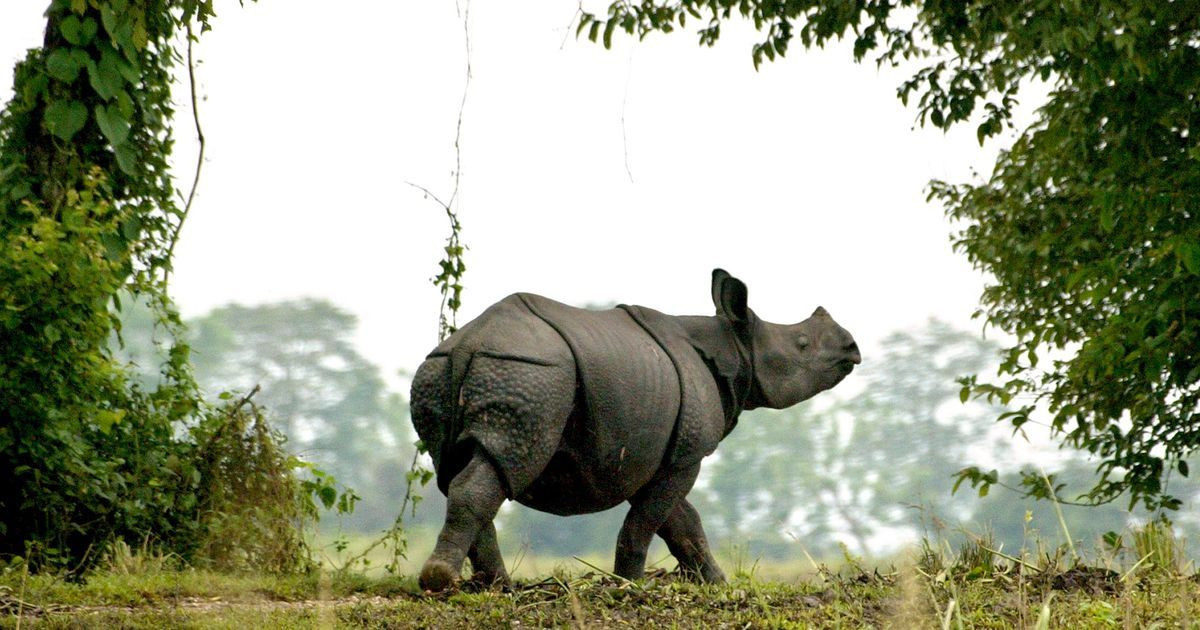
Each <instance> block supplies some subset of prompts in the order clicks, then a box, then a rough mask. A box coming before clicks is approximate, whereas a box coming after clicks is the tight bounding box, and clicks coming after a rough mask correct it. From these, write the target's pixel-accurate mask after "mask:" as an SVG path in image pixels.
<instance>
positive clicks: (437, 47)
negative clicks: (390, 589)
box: [0, 0, 1008, 378]
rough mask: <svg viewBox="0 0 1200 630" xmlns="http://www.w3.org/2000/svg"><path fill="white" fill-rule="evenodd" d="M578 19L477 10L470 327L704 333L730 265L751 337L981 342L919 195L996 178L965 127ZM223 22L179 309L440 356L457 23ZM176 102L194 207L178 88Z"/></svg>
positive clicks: (967, 289) (324, 14)
mask: <svg viewBox="0 0 1200 630" xmlns="http://www.w3.org/2000/svg"><path fill="white" fill-rule="evenodd" d="M46 5H47V0H4V2H2V3H0V64H2V65H4V67H5V68H11V67H12V64H13V62H15V61H16V59H18V58H19V57H21V56H22V55H23V54H24V50H25V49H26V48H28V47H31V46H34V45H37V44H38V42H39V41H40V39H41V30H42V27H43V18H42V15H41V14H42V11H43V9H44V7H45V6H46ZM589 6H590V5H589ZM574 11H575V6H574V4H573V3H563V2H552V1H550V0H535V1H532V2H522V3H507V2H499V1H496V0H477V1H476V2H475V3H474V4H473V5H472V6H471V14H470V18H471V24H470V36H471V41H472V49H473V50H472V55H471V63H472V66H473V79H472V81H471V84H470V88H469V94H468V97H467V105H466V110H465V113H464V120H463V129H462V184H461V190H460V193H459V194H460V199H461V202H462V203H461V208H460V217H461V219H462V222H463V224H464V226H465V231H464V233H463V239H464V242H465V243H466V244H467V245H468V246H469V248H470V250H469V252H468V255H467V265H468V272H467V275H466V278H465V284H466V287H467V289H466V293H465V296H464V299H465V306H464V313H463V314H464V316H465V317H463V318H461V319H460V323H461V322H463V321H466V320H467V319H469V318H470V317H472V316H474V315H475V314H477V313H479V312H480V311H481V310H483V309H484V308H486V307H487V306H488V305H489V304H491V303H492V302H494V301H496V300H497V299H499V298H501V297H503V296H504V295H507V294H509V293H512V292H514V291H532V292H536V293H541V294H543V295H547V296H549V297H553V298H556V299H559V300H562V301H565V302H568V303H576V304H581V303H585V302H606V301H620V302H628V303H640V304H645V305H648V306H652V307H655V308H658V309H659V310H663V311H665V312H669V313H677V314H707V313H710V312H711V311H712V305H711V302H710V299H709V290H708V282H709V272H710V270H711V269H712V268H713V267H714V266H720V267H724V268H725V269H727V270H729V271H730V272H731V273H733V274H734V275H736V276H738V277H740V278H742V279H743V280H745V281H746V282H747V284H748V285H749V287H750V300H751V306H752V307H753V308H754V309H755V310H756V311H757V312H758V313H759V314H760V315H761V316H763V317H765V318H766V319H769V320H772V321H798V320H800V319H803V318H804V317H807V316H808V314H809V313H810V312H811V311H812V309H813V308H815V307H816V306H817V305H818V304H820V305H824V306H825V307H826V308H827V309H829V311H830V312H831V313H832V314H833V315H834V317H835V318H836V319H838V321H839V322H841V323H842V324H843V325H844V326H845V327H847V328H848V329H849V330H850V331H851V332H853V333H854V334H855V336H856V337H857V338H858V340H859V342H860V345H861V346H862V348H863V354H864V357H865V360H866V361H870V360H871V355H872V354H873V352H874V351H876V350H877V348H878V342H879V341H880V340H881V339H882V337H883V336H885V335H886V334H887V333H889V332H891V331H893V330H895V329H897V328H904V327H913V326H918V325H920V324H921V323H922V322H923V321H925V320H926V319H927V318H929V317H931V316H937V317H940V318H942V319H945V320H948V321H950V322H953V323H955V324H958V325H960V326H967V327H971V328H972V329H978V328H979V326H980V324H979V323H978V322H972V321H971V320H970V319H969V316H970V314H971V312H972V311H973V310H974V309H975V308H976V304H977V299H978V296H979V294H980V291H981V289H982V280H981V277H980V276H979V275H978V274H977V273H975V272H974V271H972V270H971V268H970V266H969V264H968V263H967V262H966V260H965V258H964V257H962V256H960V255H957V254H954V253H952V251H951V247H950V243H949V239H948V236H949V233H950V227H949V225H948V224H947V222H946V220H945V219H944V218H943V216H942V211H941V208H940V207H937V206H934V205H930V204H928V203H926V202H925V199H924V189H925V185H926V183H927V181H928V180H929V179H930V178H935V177H936V178H945V179H949V180H952V181H960V180H963V179H965V178H967V177H969V175H970V170H971V169H972V168H974V169H976V170H978V171H980V172H984V173H986V172H988V171H989V170H990V165H991V164H992V162H993V160H994V158H995V151H996V149H997V148H998V147H997V146H996V143H995V142H992V143H989V144H988V145H987V146H986V147H985V148H983V149H981V148H980V147H979V146H978V144H977V142H976V140H975V132H974V128H973V126H964V127H962V128H960V129H957V130H956V131H954V132H952V133H950V134H948V135H947V134H943V133H942V132H940V131H938V130H935V129H929V130H922V129H916V130H914V129H913V125H914V119H915V111H914V110H912V109H906V108H904V107H903V106H902V105H901V103H900V102H899V101H898V100H897V99H896V97H895V88H896V86H897V85H898V84H899V83H900V81H901V80H902V79H904V78H905V77H907V76H908V73H909V70H900V71H886V72H879V71H877V70H876V69H875V67H874V65H872V64H866V65H855V64H854V63H853V62H852V57H851V55H850V53H849V50H848V48H847V47H846V46H839V47H836V48H834V49H832V50H828V51H815V52H807V51H804V50H803V49H802V48H801V47H800V45H799V43H796V44H795V46H794V48H793V51H792V53H791V55H790V56H789V57H788V58H786V59H784V60H782V61H777V62H776V63H774V64H767V65H764V66H763V68H762V70H761V71H759V72H755V70H754V68H753V65H752V63H751V58H750V45H751V44H752V43H753V42H754V41H756V39H755V36H754V34H753V33H752V32H751V31H750V29H748V28H726V29H724V34H723V39H722V41H721V43H720V44H718V46H717V47H716V48H713V49H708V48H700V47H698V46H697V44H696V37H695V35H694V33H693V30H694V29H692V28H691V27H689V28H688V29H686V30H687V32H682V33H675V34H673V35H670V36H657V37H651V38H650V39H649V40H647V41H645V42H642V43H636V42H634V41H632V40H631V39H630V38H627V37H620V36H618V37H617V38H615V41H614V43H615V45H614V49H613V50H604V49H603V47H601V46H599V45H595V44H592V43H590V42H587V41H586V40H582V41H577V40H576V39H575V38H574V25H573V24H572V18H573V14H574ZM218 12H219V14H220V15H219V17H218V19H217V20H216V21H215V24H214V30H213V31H212V32H210V33H208V34H206V35H205V36H204V37H203V38H202V42H201V44H200V46H199V47H198V54H199V56H200V58H201V59H202V61H203V64H202V65H201V66H200V67H199V69H198V73H199V80H200V83H201V86H200V89H201V93H202V94H203V95H204V96H205V97H206V100H205V101H204V102H203V103H202V104H201V118H202V121H203V126H204V130H205V135H206V136H207V139H208V149H207V151H208V161H207V163H206V165H205V167H204V172H203V177H202V181H201V187H200V191H199V197H198V199H197V201H196V203H195V205H194V207H193V209H192V212H191V216H190V217H189V219H188V222H187V225H186V227H185V229H184V232H183V237H182V240H181V242H180V245H179V247H178V249H177V261H176V272H175V275H174V278H173V283H174V286H173V293H174V296H175V298H176V299H177V301H178V303H179V304H180V306H181V308H182V309H183V311H184V314H185V315H187V316H193V315H199V314H202V313H204V312H206V311H207V310H208V309H211V308H213V307H215V306H219V305H221V304H224V303H227V302H231V301H233V302H241V303H244V304H254V303H260V302H268V301H275V300H282V299H287V298H293V297H299V296H320V297H326V298H329V299H330V300H332V301H334V302H335V303H337V304H339V305H341V306H343V307H345V308H347V309H349V310H351V311H353V312H354V313H356V314H357V315H358V316H359V318H360V322H361V326H360V332H359V338H358V341H359V344H360V347H361V350H362V352H363V353H364V354H365V355H367V356H368V357H369V358H370V359H372V360H374V361H376V362H377V363H379V364H380V365H382V366H383V367H384V368H385V369H386V370H387V371H388V372H389V373H394V372H395V370H396V369H398V368H409V369H412V368H415V367H416V365H417V364H418V363H419V362H420V360H421V358H422V357H423V356H424V354H425V353H426V352H427V351H428V350H429V349H430V348H431V347H432V346H433V345H434V343H435V342H436V329H437V328H436V322H437V308H438V303H439V296H438V294H437V292H436V290H435V289H434V288H433V287H432V285H431V284H430V282H429V278H430V277H431V276H432V275H433V274H434V272H435V268H436V262H437V260H438V259H439V258H440V253H441V252H440V248H441V247H442V245H443V241H444V239H445V237H446V235H447V228H446V222H445V218H444V216H443V215H442V212H441V210H440V208H439V207H438V206H437V205H435V204H434V203H432V202H431V201H428V200H425V199H423V198H422V195H421V194H420V193H419V192H417V191H415V190H414V189H412V188H410V187H409V186H408V185H407V184H406V183H405V182H414V183H418V184H421V185H423V186H426V187H428V188H430V189H431V190H433V191H434V192H436V193H437V194H438V195H439V196H443V197H444V196H448V195H449V192H450V184H451V175H450V173H451V170H452V169H453V165H454V153H453V148H452V144H453V140H454V125H455V120H456V118H457V115H458V105H459V101H460V99H461V98H462V89H463V80H464V74H465V69H464V62H465V55H464V50H463V49H464V46H463V29H462V21H461V19H460V17H459V16H458V15H457V14H456V11H455V7H454V4H453V3H451V2H447V1H446V0H415V1H406V2H388V1H366V0H353V1H350V0H347V1H344V2H339V3H329V2H325V1H317V0H287V1H286V2H285V1H280V0H263V1H262V2H258V3H256V4H249V3H248V4H247V6H246V7H244V8H240V7H239V6H238V5H237V3H236V2H233V1H232V0H225V1H223V2H219V3H218ZM568 28H569V29H570V30H569V31H568ZM3 76H4V78H3V82H2V83H0V98H3V99H4V100H7V98H8V96H9V94H10V87H11V71H10V70H5V71H4V73H3ZM177 100H178V101H179V103H180V112H179V116H178V120H177V123H176V124H177V137H178V143H177V154H176V156H175V159H176V162H177V163H178V164H179V165H180V168H179V176H180V182H181V188H184V189H185V191H186V185H187V184H188V183H189V182H190V178H191V165H192V164H193V163H194V160H195V150H196V145H195V141H194V138H193V137H192V133H191V122H190V111H189V110H188V108H187V107H185V104H186V100H187V98H186V86H181V87H180V89H178V90H177ZM622 121H623V122H622ZM1004 142H1005V143H1007V142H1008V140H1007V139H1006V140H1005V141H1004ZM626 161H628V166H629V171H630V173H631V174H632V177H631V176H630V173H627V172H626ZM851 378H853V377H851Z"/></svg>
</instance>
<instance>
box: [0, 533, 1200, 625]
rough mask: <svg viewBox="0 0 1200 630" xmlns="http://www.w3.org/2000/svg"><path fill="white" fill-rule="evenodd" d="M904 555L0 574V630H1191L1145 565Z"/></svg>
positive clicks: (1188, 597) (1183, 582)
mask: <svg viewBox="0 0 1200 630" xmlns="http://www.w3.org/2000/svg"><path fill="white" fill-rule="evenodd" d="M926 551H928V550H926ZM917 557H918V558H919V559H918V560H916V561H915V562H910V563H909V565H908V566H906V567H903V568H900V569H896V570H887V571H883V570H872V571H863V570H861V569H855V568H853V567H850V566H847V567H844V568H843V569H842V570H840V571H837V572H833V571H829V570H822V571H820V572H819V573H816V574H812V575H809V576H807V577H803V578H796V579H792V580H788V581H776V580H770V581H769V580H764V579H761V578H759V577H758V576H756V575H747V574H746V573H745V572H743V573H741V574H739V575H737V576H736V577H735V578H734V579H733V580H731V582H730V583H729V584H726V585H716V586H714V585H697V584H692V583H690V582H687V581H683V580H681V579H678V578H677V576H675V575H673V574H669V573H667V572H665V571H662V570H659V571H657V572H653V573H652V574H651V577H650V578H648V579H647V580H645V581H641V582H637V583H631V582H626V581H623V580H620V579H617V578H614V577H611V576H608V575H605V574H603V573H601V572H596V571H588V572H586V573H582V574H576V575H568V574H566V573H564V572H562V571H559V572H556V574H555V575H553V576H551V577H548V578H545V579H542V580H539V581H531V580H519V581H518V582H517V584H516V585H514V586H513V587H511V588H505V589H483V588H478V587H474V586H472V585H470V584H467V585H465V586H464V588H462V589H460V590H457V591H454V592H451V593H446V594H440V595H436V596H435V595H428V594H423V593H420V592H419V591H418V589H417V587H416V584H415V583H414V581H413V580H412V578H411V577H399V578H398V577H378V578H368V577H365V576H363V575H361V574H354V575H339V574H336V573H329V572H325V573H321V574H314V575H308V576H291V577H278V576H276V577H272V576H231V575H220V574H213V573H206V572H203V571H192V570H182V571H180V570H169V569H159V568H154V567H150V568H143V570H140V571H138V572H137V573H135V574H130V573H122V572H114V571H111V570H109V571H106V572H98V573H96V574H94V575H92V576H90V577H89V578H88V579H87V580H86V581H84V582H82V583H70V582H66V581H63V580H61V579H58V578H55V577H52V576H45V575H37V576H29V575H25V574H24V573H23V572H21V571H19V570H13V569H10V570H9V571H7V572H5V573H4V574H3V575H0V627H3V628H15V627H22V628H26V627H30V628H32V627H46V628H119V627H124V628H164V627H185V628H186V627H197V628H208V627H217V628H233V627H237V628H259V627H277V628H312V627H321V628H334V627H373V628H492V627H572V628H584V627H586V628H619V627H650V626H658V627H663V628H669V627H726V628H746V627H750V628H793V627H794V628H805V627H819V628H826V627H828V628H859V627H894V628H1153V627H1159V628H1180V627H1183V628H1192V627H1200V583H1198V582H1197V580H1196V579H1195V578H1194V577H1191V576H1187V577H1185V576H1182V575H1180V574H1179V573H1178V572H1175V571H1168V570H1165V569H1163V568H1162V567H1156V566H1154V565H1153V564H1152V563H1150V562H1143V563H1141V564H1140V565H1137V566H1134V567H1132V568H1130V569H1127V570H1125V571H1124V572H1123V573H1118V572H1116V571H1113V570H1109V569H1105V568H1086V567H1075V568H1071V569H1056V568H1043V569H1035V568H1034V567H1033V566H1032V565H1030V566H1024V565H1022V564H1019V563H1016V562H1006V561H1004V560H1003V559H1000V560H997V559H996V558H994V557H987V558H982V559H981V558H979V557H976V558H975V560H977V561H978V562H962V561H956V562H954V563H942V560H941V558H940V557H934V556H931V555H930V554H929V553H928V552H927V553H925V554H917ZM965 557H966V556H963V558H965ZM960 560H961V558H960Z"/></svg>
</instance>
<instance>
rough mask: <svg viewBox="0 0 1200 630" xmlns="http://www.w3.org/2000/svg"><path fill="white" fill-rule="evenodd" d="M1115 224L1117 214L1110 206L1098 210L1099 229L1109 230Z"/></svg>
mask: <svg viewBox="0 0 1200 630" xmlns="http://www.w3.org/2000/svg"><path fill="white" fill-rule="evenodd" d="M1116 224H1117V215H1116V213H1115V212H1113V209H1112V206H1108V207H1106V208H1103V209H1101V210H1100V229H1102V230H1104V231H1105V232H1111V231H1112V229H1113V226H1115V225H1116Z"/></svg>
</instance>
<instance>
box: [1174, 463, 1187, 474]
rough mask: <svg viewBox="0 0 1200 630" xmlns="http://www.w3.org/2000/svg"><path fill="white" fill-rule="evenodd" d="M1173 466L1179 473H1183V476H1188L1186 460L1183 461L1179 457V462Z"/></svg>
mask: <svg viewBox="0 0 1200 630" xmlns="http://www.w3.org/2000/svg"><path fill="white" fill-rule="evenodd" d="M1175 467H1176V468H1178V469H1179V474H1181V475H1183V476H1184V477H1186V476H1188V463H1187V462H1185V461H1183V460H1182V459H1181V460H1179V463H1178V464H1176V466H1175Z"/></svg>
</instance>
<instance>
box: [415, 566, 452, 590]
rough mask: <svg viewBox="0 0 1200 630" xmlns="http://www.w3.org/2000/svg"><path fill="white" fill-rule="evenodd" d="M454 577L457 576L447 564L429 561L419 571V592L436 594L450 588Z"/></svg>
mask: <svg viewBox="0 0 1200 630" xmlns="http://www.w3.org/2000/svg"><path fill="white" fill-rule="evenodd" d="M456 577H458V576H457V575H456V574H455V572H454V570H453V569H452V568H451V567H450V565H449V564H446V563H445V562H440V561H438V560H430V561H429V562H426V563H425V567H424V568H423V569H421V578H420V581H419V584H420V585H421V590H425V591H432V592H434V593H438V592H441V591H444V590H446V589H448V588H450V585H451V584H454V580H455V578H456Z"/></svg>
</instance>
